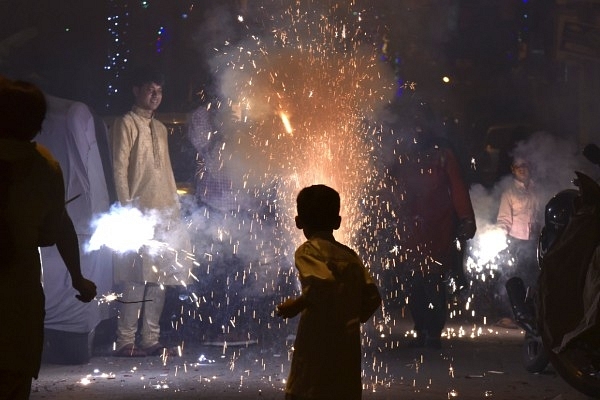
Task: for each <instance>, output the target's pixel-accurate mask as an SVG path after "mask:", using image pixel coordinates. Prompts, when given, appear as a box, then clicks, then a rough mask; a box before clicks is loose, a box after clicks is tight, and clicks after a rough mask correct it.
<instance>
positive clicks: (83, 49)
mask: <svg viewBox="0 0 600 400" xmlns="http://www.w3.org/2000/svg"><path fill="white" fill-rule="evenodd" d="M287 3H288V2H283V1H275V0H262V1H250V2H245V1H239V0H238V1H233V0H224V1H215V0H202V1H198V0H196V1H194V0H187V1H170V0H147V1H141V0H137V1H127V0H122V1H117V0H103V1H91V0H84V1H81V0H64V1H50V0H2V1H0V15H2V20H3V21H2V24H0V73H3V74H5V75H7V76H9V77H11V78H21V79H27V80H33V81H34V82H37V83H38V84H39V85H40V86H41V87H42V88H43V89H44V90H46V91H47V92H48V93H50V94H53V95H55V96H59V97H64V98H70V99H74V100H79V101H83V102H84V103H86V104H88V105H89V106H91V107H92V108H93V109H94V110H95V111H96V112H98V113H100V114H107V115H108V114H114V113H120V112H122V111H124V110H126V109H127V108H128V106H129V102H130V101H131V98H130V96H129V93H128V90H127V87H128V86H127V84H126V76H127V73H128V72H130V71H131V70H132V69H133V68H134V67H135V66H136V65H141V64H144V63H153V64H156V65H159V66H160V67H161V68H162V69H163V70H164V71H165V73H166V75H167V85H168V86H167V89H168V90H167V91H166V95H165V98H164V100H163V105H162V106H161V111H163V112H167V111H168V112H185V111H188V110H189V109H190V108H191V107H192V106H193V105H194V104H196V103H197V101H198V98H197V96H196V95H195V93H197V92H198V90H199V89H200V88H205V90H207V91H209V92H210V91H211V90H214V87H212V86H211V83H212V82H213V79H214V72H215V71H214V66H211V65H210V64H209V62H210V59H211V57H213V56H214V53H215V52H216V51H220V50H221V49H222V48H223V47H224V46H225V45H226V44H227V45H232V44H235V43H237V42H239V41H241V40H243V38H244V37H247V36H248V35H268V34H269V28H270V26H271V23H272V22H273V21H272V20H276V19H277V16H278V15H280V14H281V10H283V9H285V8H287V7H289V5H288V4H287ZM532 3H533V4H532ZM537 3H538V2H531V1H523V0H513V1H486V2H479V1H468V0H444V1H423V0H421V1H416V0H415V1H409V0H403V1H397V0H376V1H367V0H360V1H356V2H353V4H350V2H337V3H336V2H332V1H327V2H316V3H314V5H313V4H312V3H311V2H307V4H309V5H308V6H307V7H308V8H310V7H316V5H317V4H318V5H319V6H323V7H324V8H328V9H329V12H332V11H331V10H334V11H333V12H334V13H337V14H339V15H338V16H336V18H340V19H343V18H348V16H347V15H346V14H352V13H359V12H360V13H361V15H362V16H363V18H362V22H361V25H360V29H362V30H363V31H364V37H365V38H366V39H367V40H369V41H371V43H372V45H373V46H374V47H376V48H379V49H381V51H382V57H385V58H387V62H388V63H389V64H390V68H392V69H395V71H396V74H397V75H398V76H399V77H400V79H403V80H408V81H415V82H419V84H420V87H421V88H422V90H423V91H424V92H427V91H429V92H431V93H432V95H435V96H437V97H439V92H438V90H439V86H440V84H439V83H438V82H439V77H440V76H441V75H443V74H454V76H457V77H460V74H461V73H462V74H463V83H465V86H463V87H466V86H467V85H470V89H468V90H470V91H473V90H477V89H476V87H479V86H481V84H480V83H479V82H478V81H479V80H488V81H493V80H494V78H493V76H495V75H504V74H506V73H508V72H509V71H510V70H511V68H514V66H515V65H516V64H517V62H518V60H517V58H518V42H519V40H520V39H519V38H521V39H527V40H528V41H530V42H536V45H537V46H538V47H539V46H542V47H543V46H544V43H543V29H542V28H541V27H540V26H541V22H543V19H542V17H543V12H542V10H539V7H534V6H535V4H537ZM290 4H291V2H290ZM278 9H279V10H278ZM523 13H529V15H528V17H529V18H528V20H524V19H523ZM114 16H119V17H120V21H121V24H120V26H117V27H115V26H114V25H113V24H112V23H111V20H110V19H109V18H111V17H114ZM239 16H243V21H240V19H239ZM113 21H114V20H113ZM353 27H354V28H358V26H356V23H355V25H354V26H353ZM115 35H118V36H119V40H120V42H119V43H117V42H115V37H116V36H115ZM385 43H387V46H386V47H385V48H384V44H385ZM384 53H385V54H384ZM115 58H116V60H115ZM125 59H126V60H127V61H126V62H124V60H125ZM113 62H114V65H113V68H112V69H111V70H107V69H106V67H107V66H108V65H110V64H111V63H113ZM483 71H485V72H483ZM466 78H468V80H469V82H465V81H466ZM110 85H113V87H114V88H117V89H119V90H120V92H119V93H114V91H113V92H110V90H109V89H108V87H109V86H110ZM486 85H487V86H488V87H486V88H485V91H488V92H489V83H488V84H486ZM474 86H475V87H474ZM123 89H125V91H123ZM482 91H483V90H482ZM109 94H110V95H109ZM443 95H444V96H448V94H447V93H444V94H443ZM469 97H473V95H472V94H469ZM475 97H477V96H475ZM475 103H480V104H481V102H478V101H475ZM484 103H485V102H484ZM465 104H467V103H466V102H465ZM494 106H496V105H494ZM512 108H513V109H514V108H518V104H517V105H516V106H515V105H513V106H512ZM511 112H515V113H518V112H519V110H518V109H516V110H511Z"/></svg>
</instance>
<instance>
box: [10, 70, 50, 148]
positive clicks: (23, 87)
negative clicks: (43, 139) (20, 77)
mask: <svg viewBox="0 0 600 400" xmlns="http://www.w3.org/2000/svg"><path fill="white" fill-rule="evenodd" d="M45 116H46V98H45V97H44V94H43V93H42V91H41V90H40V89H39V88H38V87H37V86H35V85H34V84H32V83H29V82H23V81H12V80H10V79H6V78H1V79H0V137H2V138H10V139H16V140H22V141H27V142H29V141H31V140H32V139H33V138H34V137H35V136H36V135H37V134H38V132H39V131H40V130H41V129H42V122H43V121H44V118H45Z"/></svg>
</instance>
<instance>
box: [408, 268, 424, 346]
mask: <svg viewBox="0 0 600 400" xmlns="http://www.w3.org/2000/svg"><path fill="white" fill-rule="evenodd" d="M407 288H408V290H407V295H408V309H409V310H410V315H411V317H412V319H413V324H414V327H413V329H414V331H415V332H416V334H417V337H416V339H415V340H414V341H412V342H411V346H415V347H419V346H423V345H424V344H425V337H426V335H427V332H426V329H427V324H426V322H427V321H426V318H427V296H426V293H425V283H424V279H423V276H421V274H419V273H417V274H415V275H414V276H413V277H412V278H410V280H409V281H408V282H407Z"/></svg>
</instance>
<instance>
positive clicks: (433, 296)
mask: <svg viewBox="0 0 600 400" xmlns="http://www.w3.org/2000/svg"><path fill="white" fill-rule="evenodd" d="M424 291H425V298H426V302H427V308H426V311H425V312H426V317H425V330H426V331H427V343H426V344H427V345H429V346H432V347H439V346H440V345H441V342H440V339H441V335H442V331H443V330H444V326H445V325H446V315H447V313H448V310H447V304H446V286H445V282H444V276H443V275H442V274H430V275H428V276H427V277H426V278H425V279H424Z"/></svg>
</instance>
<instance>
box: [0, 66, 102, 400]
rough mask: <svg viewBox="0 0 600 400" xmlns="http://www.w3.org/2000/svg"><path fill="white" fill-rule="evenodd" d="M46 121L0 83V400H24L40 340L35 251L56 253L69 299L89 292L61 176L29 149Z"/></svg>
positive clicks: (18, 86)
mask: <svg viewBox="0 0 600 400" xmlns="http://www.w3.org/2000/svg"><path fill="white" fill-rule="evenodd" d="M45 114H46V100H45V98H44V95H43V94H42V92H41V91H40V90H39V89H38V88H37V87H35V86H34V85H32V84H30V83H27V82H21V81H12V80H8V79H5V78H2V77H0V171H1V172H0V243H1V244H0V246H1V251H2V253H1V254H2V261H0V318H1V319H2V324H3V329H1V330H0V346H2V349H3V351H2V357H0V398H3V399H4V398H5V399H28V398H29V394H30V390H31V379H32V378H37V375H38V372H39V368H40V362H41V356H42V346H43V334H44V291H43V288H42V284H41V272H42V271H41V264H40V254H39V250H38V247H40V246H52V245H56V246H57V248H58V251H59V253H60V255H61V257H62V258H63V261H64V263H65V265H66V267H67V269H68V271H69V274H70V276H71V283H72V286H73V288H74V289H75V290H76V291H78V292H79V294H77V295H76V296H77V298H78V299H79V300H81V301H83V302H89V301H91V300H92V299H93V298H94V297H95V296H96V285H95V284H94V283H93V282H92V281H89V280H87V279H85V278H84V277H83V275H82V274H81V266H80V259H79V245H78V241H77V235H76V233H75V229H74V227H73V222H72V221H71V218H70V217H69V215H68V214H67V211H66V209H65V198H64V193H65V186H64V182H63V176H62V171H61V169H60V166H59V164H58V162H57V161H56V160H54V158H53V157H52V155H51V154H50V152H49V151H48V150H47V149H45V148H44V147H42V146H40V145H38V144H36V143H35V142H32V139H33V138H34V137H35V135H36V134H37V133H38V132H39V131H40V128H41V126H42V121H43V120H44V117H45Z"/></svg>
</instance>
